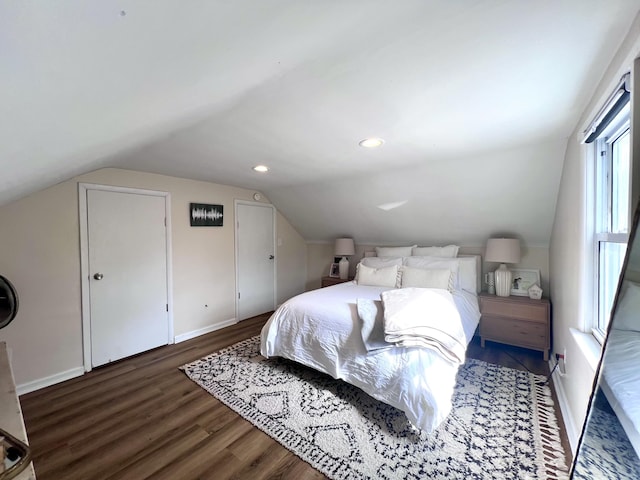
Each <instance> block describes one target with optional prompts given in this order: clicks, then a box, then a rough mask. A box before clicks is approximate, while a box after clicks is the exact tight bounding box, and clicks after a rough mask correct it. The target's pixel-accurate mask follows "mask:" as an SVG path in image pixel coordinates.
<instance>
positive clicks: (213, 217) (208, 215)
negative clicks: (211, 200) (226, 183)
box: [189, 203, 224, 227]
mask: <svg viewBox="0 0 640 480" xmlns="http://www.w3.org/2000/svg"><path fill="white" fill-rule="evenodd" d="M223 216H224V210H223V206H222V205H210V204H207V203H190V204H189V218H190V221H191V226H192V227H221V226H222V220H223Z"/></svg>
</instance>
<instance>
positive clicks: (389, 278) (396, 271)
mask: <svg viewBox="0 0 640 480" xmlns="http://www.w3.org/2000/svg"><path fill="white" fill-rule="evenodd" d="M356 283H357V284H358V285H369V286H372V287H390V288H398V287H399V286H400V267H398V266H397V265H392V266H390V267H382V268H371V267H367V266H366V265H362V263H359V264H358V267H357V269H356Z"/></svg>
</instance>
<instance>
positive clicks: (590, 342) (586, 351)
mask: <svg viewBox="0 0 640 480" xmlns="http://www.w3.org/2000/svg"><path fill="white" fill-rule="evenodd" d="M569 330H570V331H571V336H573V339H574V340H575V342H576V344H577V345H578V348H579V349H580V351H581V352H582V354H583V355H584V358H585V360H587V363H588V364H589V366H590V367H591V368H592V369H593V373H595V372H596V370H597V369H598V363H599V362H600V355H601V354H602V346H601V345H600V344H599V343H598V341H597V340H596V338H595V337H594V336H593V335H592V334H591V333H585V332H581V331H580V330H576V329H575V328H571V329H569Z"/></svg>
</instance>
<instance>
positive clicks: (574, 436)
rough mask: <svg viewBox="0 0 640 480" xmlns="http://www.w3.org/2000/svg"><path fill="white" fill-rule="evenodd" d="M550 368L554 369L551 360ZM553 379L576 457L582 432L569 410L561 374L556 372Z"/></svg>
mask: <svg viewBox="0 0 640 480" xmlns="http://www.w3.org/2000/svg"><path fill="white" fill-rule="evenodd" d="M549 368H550V369H552V368H553V363H552V360H551V359H550V360H549ZM551 379H552V380H553V388H555V390H556V395H557V396H558V404H559V406H560V412H561V413H562V420H563V422H564V427H565V429H566V431H567V438H568V439H569V444H570V445H571V451H572V455H573V456H575V454H576V451H577V450H578V442H579V441H580V431H578V429H576V424H575V422H574V421H573V416H572V415H571V409H570V408H569V402H568V400H567V395H566V393H565V392H564V387H563V385H562V382H561V381H560V373H559V372H558V371H557V370H556V371H555V372H554V373H553V375H552V377H551Z"/></svg>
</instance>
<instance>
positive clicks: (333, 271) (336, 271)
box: [329, 263, 340, 278]
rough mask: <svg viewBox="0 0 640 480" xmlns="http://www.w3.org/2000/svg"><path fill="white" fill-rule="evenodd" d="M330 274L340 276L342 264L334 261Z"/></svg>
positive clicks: (335, 276)
mask: <svg viewBox="0 0 640 480" xmlns="http://www.w3.org/2000/svg"><path fill="white" fill-rule="evenodd" d="M329 276H330V277H334V278H338V277H339V276H340V265H338V264H337V263H332V264H331V269H330V270H329Z"/></svg>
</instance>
